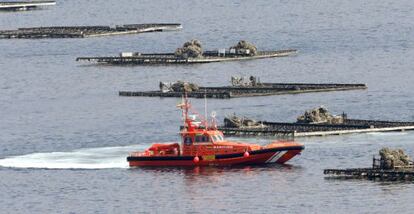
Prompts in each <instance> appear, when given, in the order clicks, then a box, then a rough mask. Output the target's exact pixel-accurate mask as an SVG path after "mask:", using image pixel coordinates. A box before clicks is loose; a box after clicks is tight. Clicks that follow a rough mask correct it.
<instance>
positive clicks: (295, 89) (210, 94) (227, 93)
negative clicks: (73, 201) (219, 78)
mask: <svg viewBox="0 0 414 214" xmlns="http://www.w3.org/2000/svg"><path fill="white" fill-rule="evenodd" d="M366 88H367V86H366V85H365V84H308V83H261V85H260V86H223V87H199V89H198V90H197V91H191V92H187V96H188V97H194V98H204V97H207V98H219V99H227V98H237V97H251V96H269V95H282V94H298V93H311V92H327V91H341V90H357V89H366ZM182 95H183V92H176V91H168V92H163V91H161V90H159V91H120V92H119V96H137V97H182Z"/></svg>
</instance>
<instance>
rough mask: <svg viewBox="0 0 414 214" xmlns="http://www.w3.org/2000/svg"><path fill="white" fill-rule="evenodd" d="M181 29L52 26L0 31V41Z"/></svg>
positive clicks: (170, 26)
mask: <svg viewBox="0 0 414 214" xmlns="http://www.w3.org/2000/svg"><path fill="white" fill-rule="evenodd" d="M180 29H182V25H181V24H177V23H148V24H127V25H117V26H115V27H111V26H52V27H32V28H19V29H17V30H2V31H0V39H43V38H87V37H97V36H113V35H123V34H138V33H148V32H161V31H174V30H180Z"/></svg>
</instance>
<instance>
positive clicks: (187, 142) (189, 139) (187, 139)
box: [184, 136, 193, 146]
mask: <svg viewBox="0 0 414 214" xmlns="http://www.w3.org/2000/svg"><path fill="white" fill-rule="evenodd" d="M184 144H185V145H187V146H189V145H191V144H193V139H192V138H191V137H190V136H186V137H184Z"/></svg>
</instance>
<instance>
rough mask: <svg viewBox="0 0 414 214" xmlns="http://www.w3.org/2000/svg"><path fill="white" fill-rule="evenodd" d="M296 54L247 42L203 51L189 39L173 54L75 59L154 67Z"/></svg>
mask: <svg viewBox="0 0 414 214" xmlns="http://www.w3.org/2000/svg"><path fill="white" fill-rule="evenodd" d="M295 53H297V51H296V50H293V49H288V50H276V51H258V50H257V49H256V47H255V46H254V45H252V44H250V43H248V42H246V41H243V40H242V41H240V42H239V43H238V44H237V45H236V46H232V47H230V48H229V49H218V50H214V51H203V49H202V46H201V42H200V41H198V40H191V41H188V42H186V43H184V45H183V47H181V48H177V50H176V51H175V52H173V53H139V52H123V53H121V54H120V55H119V56H107V57H78V58H77V59H76V61H87V62H96V63H106V64H112V65H154V64H195V63H211V62H225V61H236V60H250V59H263V58H272V57H285V56H290V55H293V54H295Z"/></svg>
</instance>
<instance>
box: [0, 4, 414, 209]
mask: <svg viewBox="0 0 414 214" xmlns="http://www.w3.org/2000/svg"><path fill="white" fill-rule="evenodd" d="M413 10H414V2H412V1H409V0H402V1H385V0H380V1H378V0H377V1H374V0H372V1H357V0H351V1H337V0H334V1H297V0H294V1H285V0H280V1H234V0H232V1H212V0H209V1H157V0H152V1H127V0H118V1H105V0H95V1H81V0H71V1H63V0H62V1H58V5H57V6H55V7H50V8H48V9H46V10H35V11H29V12H18V13H11V12H3V13H0V29H15V28H18V27H31V26H51V25H116V24H128V23H146V22H179V23H182V24H183V27H184V29H183V30H182V31H180V32H168V33H148V34H141V35H127V36H117V37H100V38H88V39H44V40H0V72H1V78H0V116H1V120H0V130H1V131H0V144H1V147H0V158H1V160H0V165H1V166H3V167H1V168H0V178H1V179H0V207H1V213H28V212H35V213H71V212H73V213H138V212H146V213H171V212H173V213H183V212H195V213H217V212H223V213H228V212H241V213H253V212H255V213H276V212H277V213H281V212H289V213H291V212H293V213H332V212H338V213H371V212H372V213H374V212H380V213H390V212H393V213H410V210H412V209H414V205H413V203H412V200H413V194H414V185H413V184H412V183H397V184H395V183H393V184H391V183H382V182H368V181H359V180H350V181H337V180H327V179H324V176H323V174H322V171H323V169H324V168H340V167H365V166H369V165H370V164H371V158H372V155H373V154H375V153H377V151H378V150H379V149H380V148H382V147H384V146H389V147H395V148H403V149H405V150H407V151H408V152H409V154H411V155H412V156H414V149H413V142H414V132H402V133H398V132H397V133H372V134H355V135H344V136H332V137H315V138H302V139H299V141H300V142H302V143H304V144H305V145H306V150H305V151H304V152H303V154H302V155H301V156H299V157H296V158H295V159H292V160H291V161H290V162H289V164H290V165H287V166H277V165H276V166H269V167H237V168H204V169H152V170H144V169H128V168H127V163H126V161H125V157H126V156H127V154H128V152H130V151H134V150H138V149H144V148H146V147H148V146H149V145H150V144H151V143H152V142H163V141H174V140H177V139H178V136H177V130H178V126H179V125H180V112H179V111H178V110H177V109H176V108H175V105H176V104H177V103H178V102H179V100H178V99H159V98H125V97H118V95H117V93H118V91H119V90H148V89H156V88H157V86H158V82H159V81H175V80H179V79H181V80H188V81H193V82H196V83H199V84H202V85H216V86H220V85H228V84H229V82H228V80H229V79H230V77H231V76H233V75H256V76H260V78H261V80H262V81H264V80H266V82H321V83H322V82H336V83H366V84H367V85H368V90H364V91H347V92H332V93H319V94H302V95H283V96H272V97H254V98H240V99H231V100H209V103H208V105H209V109H210V110H215V111H216V112H217V113H218V118H219V120H222V119H223V117H224V116H225V115H226V114H231V113H233V112H237V113H239V114H243V115H246V116H250V117H254V118H257V119H266V120H274V121H294V120H295V119H296V117H297V116H298V115H299V114H301V113H302V112H303V111H305V110H306V109H309V108H313V107H316V106H320V105H324V106H326V107H328V108H329V109H330V110H331V111H332V112H334V113H342V111H345V112H347V113H348V115H349V117H352V118H361V119H386V120H407V121H414V100H413V96H414V85H413V82H414V75H413V68H414V61H413V60H412V59H413V58H414V28H413V20H414V13H413V12H412V11H413ZM192 38H197V39H200V40H201V41H202V42H203V45H204V47H205V49H216V48H225V47H229V46H231V45H234V44H235V43H236V42H237V41H238V40H240V39H246V40H249V41H251V42H253V43H255V44H256V45H257V46H258V47H259V49H263V50H273V49H285V48H295V49H298V50H299V54H298V55H297V56H294V57H287V58H277V59H265V60H256V61H246V62H229V63H215V64H204V65H191V66H148V67H144V66H138V67H134V66H125V67H116V66H91V65H87V64H82V63H77V62H75V58H76V57H78V56H90V55H98V56H106V55H116V54H118V53H119V52H121V51H140V52H157V51H159V52H168V51H173V50H175V48H177V47H178V46H180V45H181V44H182V43H183V42H185V41H186V40H189V39H192ZM193 104H194V105H195V107H196V108H197V109H198V110H199V111H202V108H203V106H204V104H203V101H202V100H193ZM235 140H243V141H248V142H254V143H266V142H267V141H269V139H256V138H250V139H235ZM5 166H10V167H5ZM48 168H49V169H48ZM50 168H53V169H50ZM68 168H69V169H68Z"/></svg>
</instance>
